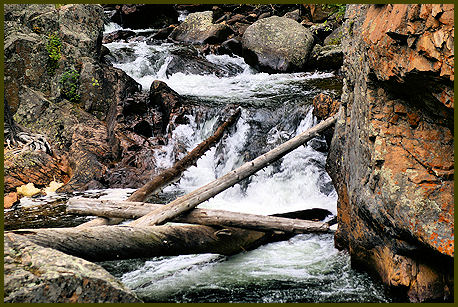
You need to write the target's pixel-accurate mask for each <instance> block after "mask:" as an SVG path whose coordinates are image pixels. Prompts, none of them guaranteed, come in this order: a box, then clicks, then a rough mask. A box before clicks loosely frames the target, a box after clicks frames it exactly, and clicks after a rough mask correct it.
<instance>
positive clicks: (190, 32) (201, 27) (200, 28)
mask: <svg viewBox="0 0 458 307" xmlns="http://www.w3.org/2000/svg"><path fill="white" fill-rule="evenodd" d="M230 32H231V30H230V29H229V27H228V26H227V25H226V24H224V23H223V24H214V23H213V14H212V11H205V12H197V13H191V14H189V15H188V16H187V17H186V19H185V20H184V21H183V22H182V23H181V24H180V25H179V26H177V27H176V28H175V29H174V30H173V31H172V33H171V34H170V36H169V38H170V39H172V40H174V41H179V42H185V43H192V44H205V43H211V44H214V43H221V42H223V41H224V40H225V39H226V38H227V36H228V35H229V34H230Z"/></svg>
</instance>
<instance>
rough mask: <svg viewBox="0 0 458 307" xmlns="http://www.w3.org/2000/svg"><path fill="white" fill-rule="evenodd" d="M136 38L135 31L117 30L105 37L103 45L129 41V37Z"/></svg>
mask: <svg viewBox="0 0 458 307" xmlns="http://www.w3.org/2000/svg"><path fill="white" fill-rule="evenodd" d="M132 36H135V32H134V31H130V30H117V31H114V32H111V33H108V34H105V35H104V36H103V40H102V43H103V44H108V43H112V42H114V41H120V40H124V41H125V40H127V39H128V38H129V37H132Z"/></svg>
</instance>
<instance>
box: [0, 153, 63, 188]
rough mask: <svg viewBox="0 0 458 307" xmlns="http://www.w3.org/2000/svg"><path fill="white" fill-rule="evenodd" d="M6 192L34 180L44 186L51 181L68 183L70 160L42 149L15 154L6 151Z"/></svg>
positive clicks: (36, 184) (38, 184)
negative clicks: (49, 153) (51, 154)
mask: <svg viewBox="0 0 458 307" xmlns="http://www.w3.org/2000/svg"><path fill="white" fill-rule="evenodd" d="M4 161H5V162H4V169H5V173H4V192H5V194H6V193H9V192H15V191H16V188H17V187H19V186H22V185H24V184H27V183H29V182H33V183H34V184H35V186H37V187H39V188H44V187H45V186H47V185H48V184H49V183H50V182H51V181H53V180H54V181H58V182H63V183H67V182H68V181H69V179H70V176H71V174H70V167H69V165H68V161H66V160H62V159H60V158H55V157H51V156H50V155H48V154H46V153H45V152H42V151H30V150H27V151H23V152H20V153H18V154H13V153H12V152H11V151H6V152H5V158H4Z"/></svg>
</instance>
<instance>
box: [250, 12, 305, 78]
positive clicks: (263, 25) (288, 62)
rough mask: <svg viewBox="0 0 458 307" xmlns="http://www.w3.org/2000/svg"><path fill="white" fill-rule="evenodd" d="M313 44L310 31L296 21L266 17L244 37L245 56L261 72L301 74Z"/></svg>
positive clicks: (253, 25) (254, 25) (254, 24)
mask: <svg viewBox="0 0 458 307" xmlns="http://www.w3.org/2000/svg"><path fill="white" fill-rule="evenodd" d="M313 42H314V40H313V36H312V34H311V33H310V31H309V30H307V29H305V28H304V27H303V26H302V25H301V24H299V23H298V22H296V21H294V20H292V19H289V18H284V17H277V16H273V17H268V18H263V19H261V20H258V21H256V22H255V23H253V24H252V25H251V26H249V27H248V28H247V29H246V31H245V33H244V34H243V40H242V43H243V57H244V58H245V61H246V62H247V63H248V64H250V65H252V66H254V67H256V68H258V69H259V70H261V71H267V72H286V71H298V70H302V68H303V67H304V65H305V64H306V63H307V60H308V57H309V54H310V52H311V51H312V47H313Z"/></svg>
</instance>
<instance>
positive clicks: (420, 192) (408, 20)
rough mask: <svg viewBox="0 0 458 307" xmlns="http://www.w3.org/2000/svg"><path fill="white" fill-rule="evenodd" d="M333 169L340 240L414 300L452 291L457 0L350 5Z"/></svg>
mask: <svg viewBox="0 0 458 307" xmlns="http://www.w3.org/2000/svg"><path fill="white" fill-rule="evenodd" d="M346 15H347V16H346V17H347V18H348V19H347V21H346V22H345V24H344V27H345V29H346V31H345V32H346V33H345V36H344V38H343V40H342V44H343V46H342V47H343V51H344V66H343V73H344V76H345V79H344V90H343V95H342V107H341V108H342V112H341V117H340V119H339V120H338V123H337V125H336V127H335V133H334V137H333V141H332V144H331V152H330V154H329V158H328V165H327V168H328V171H329V173H330V175H331V177H332V178H333V182H334V185H335V186H336V189H337V191H338V194H339V201H338V219H339V230H338V232H337V233H336V245H337V246H338V247H340V248H348V249H349V250H350V253H351V255H352V260H353V262H354V263H355V264H356V263H358V264H362V265H363V266H365V267H366V268H368V269H370V270H372V271H374V272H376V273H377V274H378V275H379V276H380V278H381V279H382V280H383V281H384V283H385V284H387V285H389V286H390V287H391V289H392V290H394V291H396V293H397V294H399V295H401V296H404V297H405V298H406V299H409V300H410V301H429V300H437V299H439V300H443V299H444V298H445V299H447V298H448V299H450V297H451V296H452V295H453V256H454V196H453V193H454V136H453V133H454V132H453V111H454V97H453V80H454V77H453V74H454V66H453V61H454V50H453V42H454V20H453V15H454V7H453V5H446V4H437V5H431V4H423V5H403V4H396V5H389V4H388V5H349V6H347V13H346Z"/></svg>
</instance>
